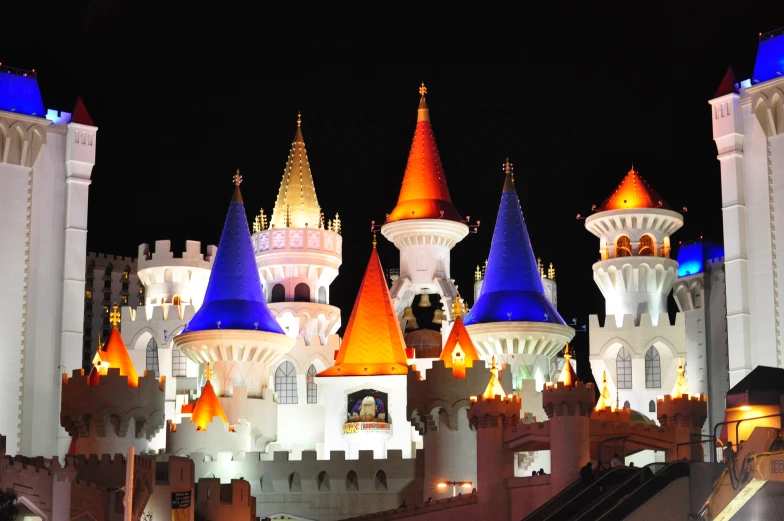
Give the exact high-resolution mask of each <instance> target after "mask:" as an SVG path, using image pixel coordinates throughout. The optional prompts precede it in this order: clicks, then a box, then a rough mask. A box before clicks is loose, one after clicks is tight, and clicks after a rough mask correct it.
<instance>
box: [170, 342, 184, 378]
mask: <svg viewBox="0 0 784 521" xmlns="http://www.w3.org/2000/svg"><path fill="white" fill-rule="evenodd" d="M187 374H188V357H186V356H185V354H184V353H183V352H182V351H180V349H179V348H178V347H173V348H172V376H187Z"/></svg>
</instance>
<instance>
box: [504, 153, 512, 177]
mask: <svg viewBox="0 0 784 521" xmlns="http://www.w3.org/2000/svg"><path fill="white" fill-rule="evenodd" d="M504 173H505V174H506V175H510V176H512V179H514V168H513V167H512V163H511V162H510V161H509V156H507V157H506V162H505V163H504Z"/></svg>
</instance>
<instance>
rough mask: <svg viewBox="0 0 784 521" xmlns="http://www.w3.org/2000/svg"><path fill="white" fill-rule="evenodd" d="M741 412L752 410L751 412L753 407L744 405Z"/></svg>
mask: <svg viewBox="0 0 784 521" xmlns="http://www.w3.org/2000/svg"><path fill="white" fill-rule="evenodd" d="M740 410H741V411H750V410H751V407H749V406H748V405H743V406H742V407H741V408H740Z"/></svg>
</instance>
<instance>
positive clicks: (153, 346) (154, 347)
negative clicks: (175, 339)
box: [145, 338, 179, 378]
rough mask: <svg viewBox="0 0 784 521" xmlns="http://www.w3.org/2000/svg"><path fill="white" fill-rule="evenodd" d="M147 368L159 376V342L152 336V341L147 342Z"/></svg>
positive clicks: (156, 376)
mask: <svg viewBox="0 0 784 521" xmlns="http://www.w3.org/2000/svg"><path fill="white" fill-rule="evenodd" d="M178 351H179V349H178ZM145 368H146V369H147V371H149V372H150V373H151V374H154V375H155V378H158V376H159V375H160V367H159V365H158V343H157V342H156V341H155V339H154V338H151V339H150V341H149V342H147V364H146V366H145Z"/></svg>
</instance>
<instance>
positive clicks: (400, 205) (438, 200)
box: [386, 83, 463, 223]
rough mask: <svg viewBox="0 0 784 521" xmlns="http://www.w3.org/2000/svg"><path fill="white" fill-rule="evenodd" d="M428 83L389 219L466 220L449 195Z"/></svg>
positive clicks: (424, 89) (388, 220) (422, 94)
mask: <svg viewBox="0 0 784 521" xmlns="http://www.w3.org/2000/svg"><path fill="white" fill-rule="evenodd" d="M426 93H427V88H425V84H424V83H422V86H421V87H420V88H419V94H420V95H421V98H420V100H419V110H418V112H417V125H416V131H415V132H414V141H413V143H411V152H410V153H409V155H408V164H406V172H405V174H404V175H403V185H402V187H401V188H400V196H399V197H398V200H397V205H396V206H395V209H394V210H392V213H390V214H389V217H387V221H386V222H388V223H389V222H393V221H402V220H405V219H448V220H450V221H458V222H460V221H462V220H463V218H462V217H461V216H460V214H459V213H457V210H456V209H455V207H454V206H453V205H452V198H451V197H450V196H449V188H448V187H447V185H446V177H444V168H443V167H442V166H441V157H440V156H439V155H438V148H437V147H436V138H435V137H434V136H433V127H432V126H431V125H430V110H429V109H428V108H427V102H426V101H425V94H426Z"/></svg>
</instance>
